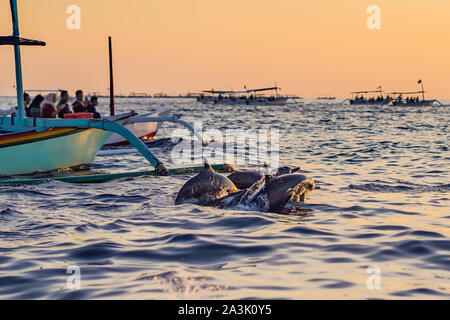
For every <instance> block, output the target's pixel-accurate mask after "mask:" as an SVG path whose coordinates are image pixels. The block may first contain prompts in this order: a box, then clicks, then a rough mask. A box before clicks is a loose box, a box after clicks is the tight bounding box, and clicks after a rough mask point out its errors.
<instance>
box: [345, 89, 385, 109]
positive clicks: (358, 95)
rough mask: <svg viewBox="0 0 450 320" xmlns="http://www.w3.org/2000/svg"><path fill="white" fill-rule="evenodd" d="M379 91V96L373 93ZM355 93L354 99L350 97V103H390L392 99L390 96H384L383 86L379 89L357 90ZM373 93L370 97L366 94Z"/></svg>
mask: <svg viewBox="0 0 450 320" xmlns="http://www.w3.org/2000/svg"><path fill="white" fill-rule="evenodd" d="M374 93H378V96H377V97H374V96H373V94H374ZM352 94H353V95H354V98H353V99H350V100H349V101H350V104H352V105H385V104H389V103H390V102H391V101H392V98H391V97H390V96H386V97H384V96H383V90H382V89H381V86H379V87H378V88H377V90H372V91H355V92H352ZM365 94H366V95H367V94H369V95H372V97H370V98H366V97H365V96H364V95H365Z"/></svg>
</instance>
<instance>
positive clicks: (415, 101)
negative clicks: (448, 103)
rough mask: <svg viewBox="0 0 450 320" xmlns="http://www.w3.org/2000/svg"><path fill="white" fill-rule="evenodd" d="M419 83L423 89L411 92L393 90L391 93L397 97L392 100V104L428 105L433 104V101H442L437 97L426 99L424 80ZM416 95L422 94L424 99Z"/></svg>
mask: <svg viewBox="0 0 450 320" xmlns="http://www.w3.org/2000/svg"><path fill="white" fill-rule="evenodd" d="M417 83H418V84H420V85H421V86H422V90H419V91H409V92H392V93H391V94H393V95H396V96H397V98H395V99H393V100H392V105H394V106H400V107H427V106H431V105H433V103H435V102H437V103H440V102H439V101H438V100H436V99H433V100H427V99H425V93H426V91H425V89H424V86H423V81H422V80H419V81H418V82H417ZM404 95H406V96H407V98H406V99H405V98H404V97H403V96H404ZM414 95H421V96H422V100H421V99H420V98H419V96H416V97H414ZM440 104H441V103H440Z"/></svg>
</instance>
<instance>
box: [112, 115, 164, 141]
mask: <svg viewBox="0 0 450 320" xmlns="http://www.w3.org/2000/svg"><path fill="white" fill-rule="evenodd" d="M171 111H172V108H170V107H166V108H162V109H159V110H156V111H154V112H151V113H147V114H145V115H141V116H147V117H165V116H168V115H169V113H170V112H171ZM131 119H132V118H131ZM125 127H126V128H127V129H128V130H130V131H131V132H132V133H133V134H134V135H135V136H136V137H138V138H140V139H143V140H148V139H152V138H153V137H154V136H155V135H156V133H157V132H158V130H159V128H160V127H161V122H137V123H131V124H125ZM123 144H128V141H127V140H126V139H124V138H123V137H122V136H120V135H118V134H116V133H114V134H113V135H112V136H111V137H110V138H109V139H108V140H107V141H106V143H105V146H117V145H123Z"/></svg>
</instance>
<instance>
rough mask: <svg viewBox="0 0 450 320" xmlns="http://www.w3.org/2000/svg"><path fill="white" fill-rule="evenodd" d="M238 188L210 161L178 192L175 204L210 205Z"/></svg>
mask: <svg viewBox="0 0 450 320" xmlns="http://www.w3.org/2000/svg"><path fill="white" fill-rule="evenodd" d="M237 191H238V189H237V188H236V186H235V185H234V183H233V182H231V180H230V179H228V178H227V177H225V176H223V175H221V174H218V173H217V172H215V171H214V169H213V168H212V167H211V165H210V164H209V163H208V161H205V167H204V169H203V170H202V171H201V172H200V173H199V174H198V175H196V176H195V177H193V178H192V179H190V180H189V181H188V182H186V184H185V185H184V186H183V187H182V188H181V190H180V191H179V192H178V195H177V198H176V200H175V204H177V205H178V204H182V203H186V202H189V203H197V204H202V205H208V204H210V203H211V202H213V201H215V200H217V199H220V198H222V197H224V196H226V195H228V194H229V193H233V192H237Z"/></svg>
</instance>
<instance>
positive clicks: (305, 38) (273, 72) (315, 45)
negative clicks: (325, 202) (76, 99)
mask: <svg viewBox="0 0 450 320" xmlns="http://www.w3.org/2000/svg"><path fill="white" fill-rule="evenodd" d="M18 2H19V19H20V23H21V34H22V36H24V37H28V38H34V39H39V40H43V41H46V42H47V47H45V48H42V47H36V48H32V47H24V48H23V49H22V60H23V68H24V86H25V88H28V89H30V88H32V89H40V88H44V89H50V88H65V89H69V90H74V89H77V88H83V89H85V91H106V89H107V88H108V69H107V68H108V64H107V36H108V35H111V36H113V41H114V49H115V51H114V57H115V76H116V91H117V92H119V93H128V92H132V91H134V92H148V93H157V92H168V93H175V92H187V91H199V90H200V89H210V88H215V89H241V88H242V87H243V86H244V85H247V87H249V88H250V87H260V86H268V85H273V83H274V82H275V81H276V82H277V83H278V84H279V85H280V86H281V87H282V88H283V89H284V92H285V93H296V94H298V95H301V96H304V97H316V96H318V95H337V96H339V97H346V96H348V95H349V92H350V91H352V90H356V89H372V88H373V89H375V88H376V87H377V86H378V85H379V84H382V85H383V87H384V88H385V89H387V90H415V89H417V88H418V86H417V80H418V79H424V83H425V86H426V89H428V91H429V96H430V97H431V96H432V97H434V98H448V97H450V94H449V93H450V92H449V91H450V90H449V88H448V84H450V80H449V79H447V78H448V75H450V41H449V40H450V39H449V38H450V1H448V0H428V1H423V0H395V1H393V0H370V1H366V0H345V1H337V0H320V1H306V0H278V1H274V0H270V1H269V0H227V1H219V0H126V1H125V0H114V1H111V0H95V1H92V0H91V1H88V0H39V1H37V0H18ZM71 4H76V5H79V6H80V7H81V10H82V25H81V30H69V29H67V28H66V20H67V18H68V16H69V15H68V14H66V8H67V7H68V6H69V5H71ZM372 4H376V5H378V6H379V7H381V13H382V17H381V18H382V28H381V30H369V29H367V27H366V20H367V18H368V15H367V14H366V9H367V7H368V6H369V5H372ZM10 33H11V18H10V11H9V1H7V0H0V34H2V35H9V34H10ZM12 61H13V50H12V48H10V47H4V46H2V47H0V71H1V78H0V95H5V94H14V89H13V88H12V86H13V84H14V69H13V67H12Z"/></svg>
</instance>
